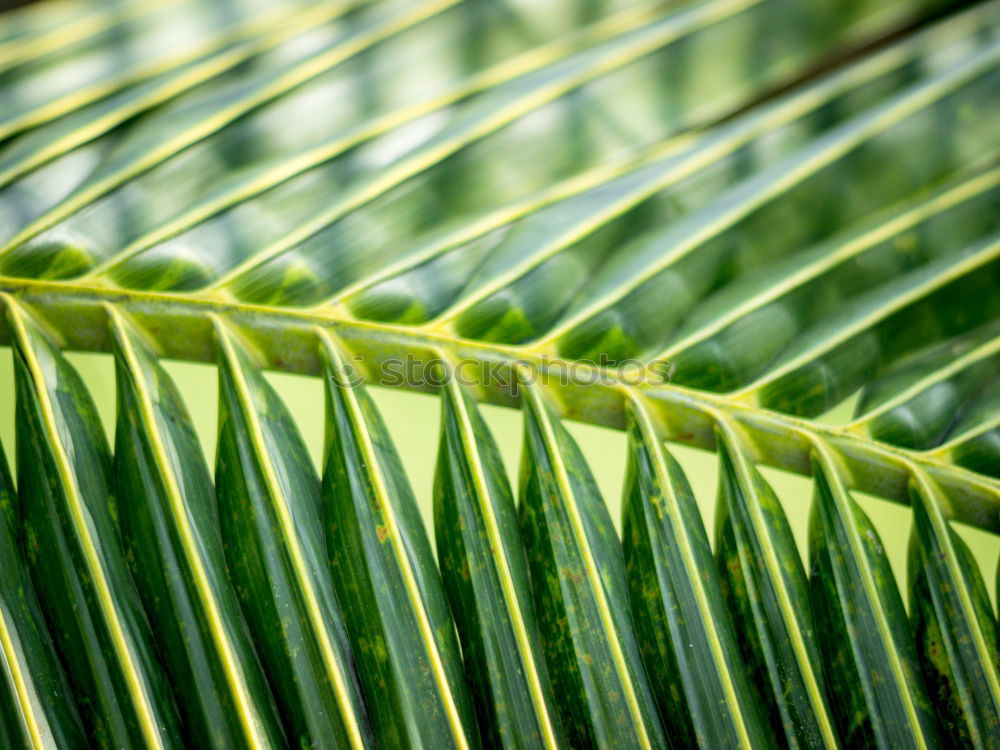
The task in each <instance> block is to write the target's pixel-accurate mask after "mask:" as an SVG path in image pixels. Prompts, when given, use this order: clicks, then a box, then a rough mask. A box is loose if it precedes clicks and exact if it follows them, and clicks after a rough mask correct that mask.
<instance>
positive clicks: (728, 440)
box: [715, 421, 837, 748]
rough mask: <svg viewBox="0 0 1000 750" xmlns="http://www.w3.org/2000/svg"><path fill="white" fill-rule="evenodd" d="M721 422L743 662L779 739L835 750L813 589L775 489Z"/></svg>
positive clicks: (724, 550)
mask: <svg viewBox="0 0 1000 750" xmlns="http://www.w3.org/2000/svg"><path fill="white" fill-rule="evenodd" d="M737 430H738V428H735V427H734V426H733V425H732V424H730V423H728V422H725V421H720V422H719V423H718V427H717V433H716V434H717V440H718V441H719V452H720V458H721V461H720V478H719V502H718V505H717V506H716V517H715V540H716V541H715V554H716V559H717V560H718V566H719V570H720V573H721V577H722V592H723V594H724V595H725V597H726V602H727V604H728V605H729V608H730V612H731V613H732V615H733V619H734V624H735V626H736V633H737V637H738V638H739V643H740V648H741V650H742V652H743V658H744V660H745V662H746V663H747V665H748V669H749V676H750V679H751V681H752V684H753V686H754V687H755V688H756V690H757V691H758V695H759V696H760V698H761V699H762V701H763V702H764V703H765V706H766V707H767V709H768V713H769V716H770V721H771V725H772V727H773V732H774V735H775V736H777V737H781V736H782V735H783V736H784V739H785V740H786V742H787V743H788V745H789V746H790V747H831V748H832V747H837V736H836V734H835V729H834V725H833V716H832V712H831V711H830V706H829V703H828V697H827V695H826V690H825V688H824V684H823V670H822V666H821V664H822V662H821V661H820V657H819V654H820V641H821V638H820V635H819V632H820V631H819V630H818V628H817V626H816V624H815V622H814V621H813V616H812V612H811V609H810V606H809V584H808V580H807V578H806V573H805V570H804V569H803V567H802V560H801V558H800V557H799V554H798V550H797V549H796V547H795V540H794V539H793V538H792V532H791V528H790V527H789V525H788V519H787V518H786V516H785V512H784V510H782V508H781V504H780V503H779V502H778V499H777V497H775V494H774V490H773V489H771V486H770V485H769V484H768V483H767V482H766V481H765V480H764V478H763V477H762V476H761V475H760V472H758V471H757V470H756V469H755V468H754V467H753V465H752V464H751V463H750V461H749V460H748V457H747V454H746V451H747V448H746V446H745V443H744V441H745V439H744V438H743V437H741V435H740V433H739V432H738V431H737Z"/></svg>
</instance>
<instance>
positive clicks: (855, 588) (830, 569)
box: [809, 444, 940, 748]
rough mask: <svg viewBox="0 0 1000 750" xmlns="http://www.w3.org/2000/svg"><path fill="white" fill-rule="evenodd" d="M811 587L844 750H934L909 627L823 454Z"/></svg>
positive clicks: (871, 531) (862, 519)
mask: <svg viewBox="0 0 1000 750" xmlns="http://www.w3.org/2000/svg"><path fill="white" fill-rule="evenodd" d="M815 451H816V453H815V456H816V458H815V461H816V464H815V472H816V496H815V499H814V501H813V502H814V504H813V511H812V516H811V517H810V528H809V558H810V564H811V571H810V585H811V589H812V602H813V610H814V614H815V620H816V627H817V628H818V629H819V630H820V631H821V632H822V633H823V638H822V639H820V646H821V648H822V649H823V651H824V654H825V659H826V663H827V664H828V665H829V666H828V668H827V670H826V675H827V684H828V686H829V694H830V699H831V702H832V705H833V706H834V707H835V711H834V714H835V716H836V720H837V725H838V728H839V730H840V732H841V736H842V738H843V741H844V742H845V743H846V744H847V745H849V746H851V747H879V748H890V747H927V748H931V747H937V746H939V742H940V739H939V735H938V730H937V726H936V723H935V717H934V713H933V711H934V709H933V706H932V704H931V702H930V700H929V698H928V696H927V693H926V691H925V689H924V686H923V683H922V682H921V680H920V676H919V669H920V667H919V665H918V662H917V656H916V651H915V649H914V646H913V640H912V631H911V628H910V622H909V620H908V619H907V616H906V610H905V609H904V608H903V600H902V598H901V597H900V594H899V588H898V587H897V585H896V581H895V579H894V578H893V575H892V569H891V568H890V567H889V562H888V559H887V558H886V556H885V551H884V549H883V547H882V540H881V539H880V538H879V535H878V532H877V531H876V530H875V528H874V527H873V526H872V524H871V521H869V520H868V517H867V515H866V514H865V513H864V511H863V510H861V508H860V507H859V506H858V505H857V503H856V502H855V501H854V499H853V498H851V497H850V495H849V494H848V493H847V490H846V488H845V487H844V485H843V482H842V481H841V479H840V475H839V472H840V468H839V467H838V466H837V465H836V463H835V459H834V458H833V457H832V455H831V454H830V452H829V450H828V448H827V447H826V446H824V445H822V444H818V445H816V447H815Z"/></svg>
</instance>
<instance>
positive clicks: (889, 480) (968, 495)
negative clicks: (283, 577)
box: [0, 276, 1000, 531]
mask: <svg viewBox="0 0 1000 750" xmlns="http://www.w3.org/2000/svg"><path fill="white" fill-rule="evenodd" d="M0 292H7V293H10V294H12V295H15V296H16V297H18V298H19V299H22V300H23V301H25V302H27V303H29V304H30V305H32V306H33V307H34V308H36V309H37V310H38V311H39V312H41V313H45V312H46V311H48V313H49V315H48V322H49V323H50V327H52V328H55V329H56V331H57V332H58V333H59V335H60V336H61V337H62V339H63V340H62V341H61V342H60V343H61V344H62V345H64V346H65V348H68V349H71V350H72V349H75V350H88V351H94V350H99V351H109V350H110V338H109V333H108V330H107V324H106V321H105V313H104V312H103V310H102V308H101V305H102V303H111V304H112V305H115V306H117V307H118V308H119V309H121V310H124V311H125V312H127V313H129V315H130V317H131V318H132V319H133V320H135V321H136V322H137V323H139V324H140V325H142V326H144V327H145V328H147V329H151V328H156V327H157V325H156V324H157V323H158V322H159V321H160V320H163V319H164V317H165V316H169V318H170V319H171V324H170V325H169V326H164V327H163V328H161V329H160V330H159V331H155V330H147V333H149V334H150V336H151V337H152V338H154V339H155V340H156V342H157V344H158V345H159V346H160V349H161V351H162V353H163V355H164V356H166V357H170V358H176V359H181V360H187V361H208V362H211V361H214V348H213V344H212V332H211V325H210V324H209V323H208V321H209V319H210V316H211V315H212V314H216V315H219V316H220V317H222V318H225V319H226V320H228V321H229V322H230V323H234V324H236V325H237V327H239V328H242V329H244V330H248V329H249V330H252V331H253V332H254V334H255V336H256V337H257V343H258V348H259V349H261V351H262V353H264V354H265V355H266V356H265V359H266V362H265V363H264V364H265V367H267V368H268V369H276V370H284V371H288V372H297V373H302V374H308V375H318V374H320V373H321V372H322V367H321V363H320V359H319V356H318V354H317V353H316V351H315V347H314V346H312V345H309V346H305V345H303V344H302V343H301V339H302V337H303V336H309V337H311V336H312V335H313V333H312V331H313V330H314V328H315V327H317V326H318V327H321V328H329V329H332V330H336V331H337V332H338V334H339V335H340V336H341V337H343V338H344V339H345V340H346V341H349V342H350V345H351V347H352V349H354V350H356V351H357V352H358V353H360V354H362V355H370V357H371V360H372V362H371V363H370V364H369V365H368V366H366V367H364V368H362V369H363V371H364V373H365V374H366V375H368V376H369V377H370V376H371V375H373V374H377V366H378V364H379V363H380V361H381V358H384V357H385V356H386V354H385V351H386V347H385V346H384V342H385V341H386V340H390V341H392V342H393V344H394V346H393V347H392V348H393V354H394V355H396V356H399V357H404V356H406V355H408V354H414V355H417V356H422V357H425V356H426V353H427V352H428V351H430V350H433V349H434V348H435V347H437V348H440V349H443V350H444V351H446V352H448V353H449V354H450V355H452V356H457V357H460V358H465V359H470V360H473V361H475V362H476V363H477V364H481V365H484V366H490V365H496V364H497V363H503V362H511V361H525V362H527V363H529V364H530V365H531V366H532V367H535V368H537V369H538V370H539V371H544V372H546V373H549V374H552V373H558V372H559V371H560V369H562V370H563V371H566V370H568V368H569V367H570V365H574V367H575V368H577V370H578V371H581V372H584V373H586V374H588V375H593V376H594V377H595V378H597V379H598V381H597V382H595V384H594V385H593V386H591V387H590V388H589V389H588V388H585V387H583V386H582V385H580V384H576V385H568V386H566V385H562V386H560V385H555V386H552V387H554V388H557V389H559V391H560V393H561V394H562V395H563V403H562V404H561V407H560V408H561V409H562V414H561V416H565V417H569V418H571V419H578V420H580V421H584V422H588V423H591V424H598V425H602V426H605V427H611V428H614V429H623V428H624V417H623V413H624V404H623V401H622V396H621V388H627V389H635V390H637V391H641V392H643V393H644V394H646V395H648V396H652V397H654V399H656V403H657V405H658V406H659V409H658V410H657V413H656V417H657V418H658V420H659V421H660V422H662V423H663V426H664V427H665V428H666V429H665V434H666V435H667V436H668V437H669V438H671V439H675V440H679V441H682V442H687V443H688V444H694V445H699V446H701V447H705V448H709V449H710V448H711V447H712V440H711V439H710V437H706V436H703V435H700V434H691V431H690V430H687V429H685V427H684V426H683V425H682V426H680V427H678V426H676V425H671V424H667V423H666V422H667V420H666V419H665V417H664V415H663V413H662V412H663V411H664V410H666V411H668V412H670V414H671V416H672V417H675V418H676V419H672V420H670V421H671V422H673V421H676V422H680V423H683V422H685V419H687V420H690V419H698V418H699V417H700V416H701V415H703V413H704V409H705V407H706V406H708V407H711V408H714V409H717V410H720V411H722V412H723V413H725V414H727V415H731V416H733V417H735V418H736V420H737V421H738V422H739V423H741V424H742V425H743V426H744V427H749V428H751V429H752V430H753V432H754V444H755V445H757V446H758V447H759V453H760V455H759V456H757V458H758V460H760V461H761V462H763V463H765V464H768V465H771V466H775V467H777V468H782V469H786V470H790V471H793V472H796V473H799V474H808V473H809V469H808V466H809V458H808V456H809V447H808V446H807V445H805V444H804V443H802V441H799V440H797V439H794V440H789V439H788V438H787V436H788V435H798V434H801V433H802V432H806V433H811V434H815V435H817V436H819V437H821V438H822V439H824V440H826V441H828V442H832V443H833V444H836V445H838V446H840V447H841V448H842V449H843V450H842V452H844V453H845V460H846V461H847V462H848V464H849V465H850V466H851V467H852V468H854V467H858V466H863V467H866V468H868V469H869V470H874V471H877V472H878V474H879V479H878V481H877V482H876V481H874V480H871V481H869V480H867V479H865V478H862V479H860V480H859V479H858V477H857V476H855V475H856V474H858V472H855V471H852V472H851V473H850V474H851V476H850V479H851V481H852V484H851V489H857V490H861V491H866V492H871V493H872V494H876V495H878V496H880V497H884V498H886V499H889V500H894V501H896V502H900V503H903V504H908V503H909V495H908V492H907V491H906V483H907V481H908V477H909V470H908V469H907V468H906V464H907V462H912V463H914V464H916V465H918V466H920V467H921V468H923V469H924V471H926V472H928V474H929V475H931V476H933V477H934V478H935V480H936V481H937V482H938V484H940V485H941V486H942V489H943V490H944V491H945V495H946V496H949V495H950V496H951V498H952V501H953V502H952V505H953V506H956V508H957V510H958V512H957V513H952V514H951V516H952V517H954V518H957V520H960V521H963V522H966V523H970V524H972V525H974V526H978V527H980V528H985V529H991V530H994V531H997V530H1000V513H998V512H997V511H1000V480H997V479H994V478H991V477H987V476H985V475H981V474H977V473H975V472H972V471H970V470H967V469H964V468H961V467H958V466H955V465H952V464H949V463H948V462H947V461H945V460H942V458H941V457H940V455H937V454H936V453H935V451H934V450H933V449H932V450H931V451H928V452H918V451H912V450H907V449H903V448H898V447H896V446H892V445H889V444H887V443H883V442H880V441H877V440H873V439H871V438H869V437H866V436H860V435H858V434H856V433H852V431H851V430H849V429H846V428H844V427H838V426H833V425H825V424H822V423H818V422H814V421H810V420H804V419H800V418H798V417H793V416H790V415H787V414H782V413H780V412H776V411H771V410H768V409H764V408H761V407H759V406H754V405H749V404H746V403H739V402H737V401H735V400H733V399H732V398H730V397H728V396H726V395H725V394H717V393H710V392H706V391H699V390H694V389H690V388H686V387H683V386H676V385H672V384H669V383H642V384H639V385H635V384H631V385H630V384H629V383H627V382H625V381H624V380H623V378H622V376H621V374H620V373H618V372H616V371H615V370H612V369H608V368H602V367H598V366H596V365H581V364H579V363H573V362H571V361H568V360H565V359H563V358H561V357H558V356H556V354H555V352H554V350H551V349H547V348H542V347H537V346H529V345H504V344H496V343H489V342H482V341H475V340H471V339H464V338H461V337H457V336H451V335H447V334H443V333H439V332H434V331H428V330H421V329H416V328H412V327H407V326H403V325H395V324H391V323H380V322H375V321H367V320H358V319H355V318H352V317H350V316H348V315H346V314H345V313H344V312H343V311H341V310H335V309H332V308H330V307H320V308H314V309H308V308H303V309H293V308H279V307H272V306H265V305H255V304H249V303H242V302H236V301H233V300H230V299H226V298H224V297H223V296H222V295H221V294H203V293H193V294H176V293H167V292H150V291H134V290H125V289H118V288H113V287H110V286H100V285H96V284H95V285H81V284H78V283H74V282H72V281H70V282H65V281H37V280H31V279H18V278H12V277H6V276H0ZM53 313H57V314H58V315H59V316H60V317H62V316H66V317H65V321H64V322H63V323H62V324H60V323H59V320H58V319H56V320H53V319H52V318H53V315H52V314H53ZM175 323H179V324H178V325H175ZM4 333H5V331H3V330H2V329H0V337H2V338H0V341H6V337H5V336H3V334H4ZM371 379H373V380H374V381H375V382H376V383H377V382H378V378H377V377H375V378H371ZM404 387H406V388H408V389H410V390H430V388H429V387H428V386H427V385H425V384H420V383H415V384H413V383H409V384H405V386H404ZM475 395H476V398H477V400H482V401H487V402H492V403H499V404H503V405H507V406H511V405H515V403H516V399H514V398H513V397H511V396H510V394H509V393H506V392H502V391H501V390H490V389H482V390H481V391H477V393H476V394H475ZM557 401H559V400H558V399H557ZM862 474H863V472H862ZM956 493H957V494H956ZM956 497H957V500H956ZM963 503H964V504H966V505H969V508H968V509H967V510H963V508H962V507H958V506H961V505H962V504H963ZM970 504H971V505H970ZM956 508H952V510H956ZM942 512H944V513H945V514H946V515H949V509H948V508H942Z"/></svg>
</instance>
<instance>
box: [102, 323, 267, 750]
mask: <svg viewBox="0 0 1000 750" xmlns="http://www.w3.org/2000/svg"><path fill="white" fill-rule="evenodd" d="M109 317H110V319H111V326H112V330H113V333H114V342H115V357H116V372H117V380H118V424H117V429H116V434H115V459H114V469H115V471H114V476H115V482H116V489H117V495H118V497H121V498H124V499H125V502H123V503H121V505H120V506H119V509H118V510H119V525H120V527H121V531H122V538H123V542H124V544H125V550H126V556H127V559H128V562H129V568H130V569H131V571H132V575H133V577H134V580H135V582H136V586H137V589H138V591H139V595H140V598H141V599H142V601H143V604H144V605H145V607H146V612H147V613H148V614H149V617H150V619H151V621H152V623H153V625H154V636H155V639H156V641H157V642H158V644H159V646H160V648H161V650H162V652H163V654H164V661H165V665H166V668H167V672H168V674H169V676H170V681H171V685H172V687H173V690H174V693H175V695H176V696H177V697H178V698H179V700H178V708H179V709H180V712H181V716H182V718H183V720H184V724H185V729H186V731H187V732H188V735H187V737H188V741H189V742H193V741H197V742H200V743H206V745H208V746H211V747H219V748H228V747H240V746H242V745H244V744H245V745H250V746H261V747H269V746H280V745H281V744H282V742H283V741H284V740H283V735H282V732H281V725H280V723H279V721H278V716H277V712H276V711H275V708H274V703H273V700H272V698H271V692H270V689H269V688H268V686H267V682H266V681H265V678H264V673H263V671H262V670H261V666H260V663H259V662H258V660H257V654H256V653H255V651H254V649H253V645H252V643H251V640H250V635H249V633H248V632H247V629H246V625H245V624H244V622H243V615H242V613H241V612H240V608H239V604H238V603H237V601H236V594H235V592H234V591H233V589H232V586H231V584H230V582H229V577H228V576H227V575H226V566H225V560H224V558H223V551H222V540H221V539H220V537H219V525H218V516H217V510H216V502H215V490H214V488H213V486H212V480H211V475H210V474H209V471H208V466H207V465H206V463H205V458H204V454H203V453H202V449H201V445H200V444H199V442H198V437H197V435H196V434H195V431H194V426H193V424H192V423H191V418H190V416H189V415H188V412H187V408H186V407H185V406H184V403H183V401H182V400H181V396H180V393H179V392H178V390H177V387H176V386H175V385H174V383H173V381H172V380H171V379H170V376H169V375H167V373H166V371H165V370H164V369H163V368H162V367H161V366H160V364H159V363H158V362H157V360H156V357H155V356H154V355H153V353H152V352H151V351H150V349H149V347H148V346H147V345H146V344H145V342H144V341H143V339H142V338H141V336H140V334H139V333H138V332H137V331H136V330H135V329H134V328H133V327H132V325H131V324H130V323H129V322H128V321H127V320H125V318H124V317H122V316H121V315H120V314H119V313H117V312H115V311H114V309H113V308H109Z"/></svg>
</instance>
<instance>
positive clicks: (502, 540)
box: [434, 378, 565, 748]
mask: <svg viewBox="0 0 1000 750" xmlns="http://www.w3.org/2000/svg"><path fill="white" fill-rule="evenodd" d="M442 425H443V426H442V431H441V444H440V448H439V450H438V463H437V472H436V474H435V480H434V525H435V530H436V538H437V548H438V559H439V561H440V566H441V576H442V579H443V581H444V585H445V590H446V591H447V593H448V597H449V600H450V601H451V607H452V612H453V613H454V615H455V622H456V625H457V626H458V634H459V638H460V639H461V642H462V652H463V654H464V656H465V665H466V674H467V675H468V678H469V685H470V688H471V691H472V697H473V700H474V702H475V706H476V715H477V716H478V717H479V726H480V729H481V730H482V735H483V738H484V740H485V741H486V742H487V743H488V744H489V746H490V747H511V748H514V747H548V748H555V747H559V746H561V745H563V744H565V738H564V737H563V734H562V725H561V724H560V723H559V718H558V714H557V712H556V709H555V705H554V702H553V701H554V699H553V695H552V687H551V684H550V683H549V678H548V672H547V670H546V668H545V660H544V655H543V654H542V647H541V640H540V636H539V633H538V622H537V618H536V616H535V609H534V603H533V601H532V598H531V585H530V582H529V580H528V567H527V559H526V557H525V554H524V547H523V545H522V543H521V534H520V531H519V530H518V526H517V510H516V508H515V505H514V496H513V494H512V493H511V490H510V484H509V483H508V481H507V475H506V473H505V471H504V466H503V463H502V461H501V459H500V452H499V450H498V448H497V446H496V443H495V442H494V440H493V436H492V435H491V434H490V432H489V428H488V427H487V426H486V423H485V422H484V421H483V418H482V417H481V416H480V414H479V410H478V408H477V407H476V405H475V402H474V401H473V400H472V399H471V398H469V396H468V395H466V393H465V392H464V391H463V389H462V386H461V385H460V384H459V383H458V381H457V380H455V379H454V378H452V379H451V380H450V381H449V383H448V384H447V385H446V386H445V388H444V390H443V392H442Z"/></svg>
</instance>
